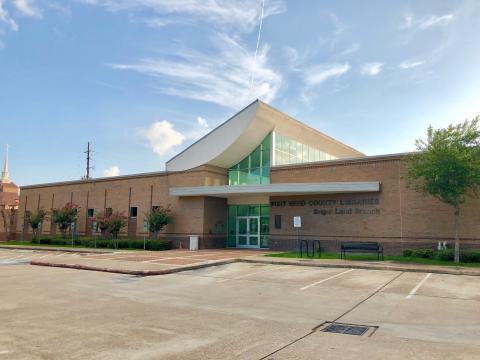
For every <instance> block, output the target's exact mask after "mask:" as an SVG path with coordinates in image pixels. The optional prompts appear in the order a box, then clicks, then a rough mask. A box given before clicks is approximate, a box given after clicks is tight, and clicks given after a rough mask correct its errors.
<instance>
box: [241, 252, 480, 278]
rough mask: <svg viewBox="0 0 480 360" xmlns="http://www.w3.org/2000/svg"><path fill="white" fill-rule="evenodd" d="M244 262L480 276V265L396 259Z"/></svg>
mask: <svg viewBox="0 0 480 360" xmlns="http://www.w3.org/2000/svg"><path fill="white" fill-rule="evenodd" d="M239 260H240V261H242V262H250V263H260V264H276V265H299V266H312V267H330V268H348V269H366V270H391V271H406V272H425V273H433V274H450V275H471V276H480V267H462V266H440V265H426V264H414V263H403V262H395V261H361V260H340V259H293V258H280V257H270V256H251V257H248V258H244V259H239Z"/></svg>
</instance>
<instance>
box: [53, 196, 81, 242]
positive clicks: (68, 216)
mask: <svg viewBox="0 0 480 360" xmlns="http://www.w3.org/2000/svg"><path fill="white" fill-rule="evenodd" d="M79 209H80V207H79V206H78V205H76V204H74V203H66V204H65V206H64V207H62V208H60V209H53V210H52V222H53V223H54V224H56V225H57V226H58V228H59V229H60V232H61V233H62V236H63V237H65V236H66V232H67V229H68V228H69V227H70V224H71V223H74V222H76V221H77V218H78V210H79Z"/></svg>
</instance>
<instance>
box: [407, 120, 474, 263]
mask: <svg viewBox="0 0 480 360" xmlns="http://www.w3.org/2000/svg"><path fill="white" fill-rule="evenodd" d="M479 122H480V117H479V116H477V117H476V118H475V119H473V120H471V121H468V120H467V121H465V122H463V123H462V124H458V125H450V126H448V127H447V128H445V129H437V130H434V129H433V128H432V127H431V126H430V127H429V128H428V135H427V139H426V140H421V139H418V140H417V141H416V143H415V146H416V149H417V150H418V152H416V153H414V154H412V155H410V156H408V157H407V158H406V165H407V184H408V186H409V187H411V188H414V189H415V190H417V191H420V192H422V193H423V194H428V195H431V196H434V197H436V198H437V199H439V200H440V201H442V202H444V203H446V204H448V205H450V206H452V207H453V214H454V222H455V262H459V261H460V240H459V230H460V209H461V206H462V204H464V203H465V201H466V200H467V198H469V197H471V196H477V195H478V194H477V192H478V189H479V186H480V131H479V127H478V125H479Z"/></svg>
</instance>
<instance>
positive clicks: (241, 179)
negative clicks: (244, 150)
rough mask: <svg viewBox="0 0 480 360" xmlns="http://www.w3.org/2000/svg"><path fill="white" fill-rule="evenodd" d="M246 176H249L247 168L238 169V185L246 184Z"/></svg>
mask: <svg viewBox="0 0 480 360" xmlns="http://www.w3.org/2000/svg"><path fill="white" fill-rule="evenodd" d="M248 176H249V173H248V170H240V171H239V181H238V185H247V184H248Z"/></svg>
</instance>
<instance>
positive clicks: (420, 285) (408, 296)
mask: <svg viewBox="0 0 480 360" xmlns="http://www.w3.org/2000/svg"><path fill="white" fill-rule="evenodd" d="M431 275H432V273H428V274H427V275H426V276H425V277H424V278H423V279H422V280H421V281H420V282H419V283H418V284H417V286H415V287H414V288H413V289H412V291H410V294H408V295H407V297H406V299H411V298H412V296H413V295H415V293H416V292H417V291H418V289H420V288H421V287H422V285H423V284H424V283H425V281H427V280H428V278H429V277H430V276H431Z"/></svg>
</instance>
